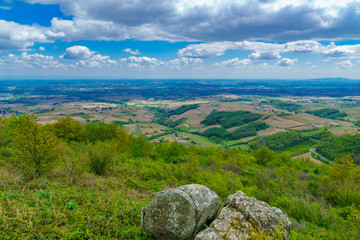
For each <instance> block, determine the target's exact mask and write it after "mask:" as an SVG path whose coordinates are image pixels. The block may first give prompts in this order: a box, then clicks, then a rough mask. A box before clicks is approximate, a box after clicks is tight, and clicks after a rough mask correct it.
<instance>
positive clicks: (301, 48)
mask: <svg viewBox="0 0 360 240" xmlns="http://www.w3.org/2000/svg"><path fill="white" fill-rule="evenodd" d="M321 77H346V78H355V79H360V0H106V1H104V0H76V1H75V0H23V1H20V0H19V1H15V0H0V78H1V79H12V78H239V79H241V78H262V79H271V78H277V79H279V78H285V79H305V78H321Z"/></svg>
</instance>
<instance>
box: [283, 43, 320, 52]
mask: <svg viewBox="0 0 360 240" xmlns="http://www.w3.org/2000/svg"><path fill="white" fill-rule="evenodd" d="M283 47H284V49H283V51H284V52H298V53H313V52H318V51H320V50H321V49H322V48H323V45H321V43H319V42H317V41H311V40H300V41H295V42H288V43H286V44H284V45H283Z"/></svg>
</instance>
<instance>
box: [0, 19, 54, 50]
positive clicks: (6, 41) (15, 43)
mask: <svg viewBox="0 0 360 240" xmlns="http://www.w3.org/2000/svg"><path fill="white" fill-rule="evenodd" d="M49 33H51V31H48V29H47V28H43V27H39V26H29V25H21V24H18V23H15V22H8V21H5V20H0V50H11V49H20V50H24V49H26V48H27V47H29V46H32V45H33V44H34V42H49V41H50V39H51V36H49V35H48V34H49Z"/></svg>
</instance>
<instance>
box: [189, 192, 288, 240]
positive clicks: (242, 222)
mask: <svg viewBox="0 0 360 240" xmlns="http://www.w3.org/2000/svg"><path fill="white" fill-rule="evenodd" d="M276 226H281V230H280V233H279V234H280V235H282V237H283V238H284V239H287V238H288V237H289V233H290V230H291V222H290V220H289V218H288V216H287V215H286V213H284V212H283V211H282V210H281V209H279V208H275V207H270V206H269V205H268V204H267V203H265V202H262V201H259V200H256V199H255V198H251V197H248V196H247V195H246V194H245V193H243V192H241V191H236V192H235V193H233V194H231V195H230V196H229V197H228V198H227V200H226V202H225V206H224V208H223V209H222V211H221V213H220V214H219V216H218V218H217V219H216V220H215V221H214V222H212V223H211V225H210V227H209V228H207V229H205V230H204V231H202V232H200V233H199V234H197V235H196V237H195V240H209V239H210V240H223V239H228V240H235V239H237V240H238V239H253V238H254V236H257V235H263V234H266V235H267V236H271V235H272V234H273V233H275V232H277V229H276Z"/></svg>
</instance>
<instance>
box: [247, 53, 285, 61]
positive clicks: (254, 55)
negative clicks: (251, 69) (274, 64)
mask: <svg viewBox="0 0 360 240" xmlns="http://www.w3.org/2000/svg"><path fill="white" fill-rule="evenodd" d="M249 58H251V59H256V60H259V59H263V60H273V59H279V58H281V56H280V54H279V53H278V52H255V53H251V54H249Z"/></svg>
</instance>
